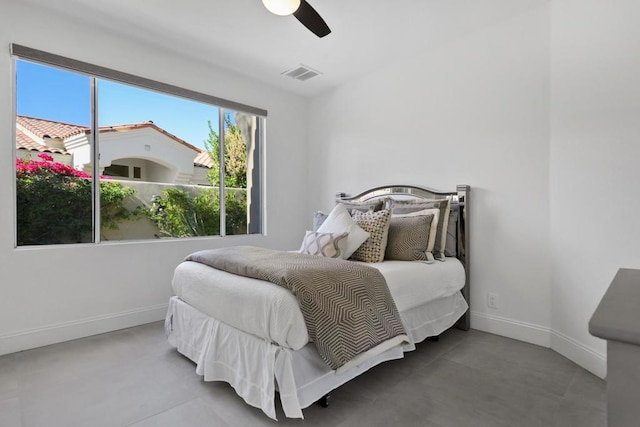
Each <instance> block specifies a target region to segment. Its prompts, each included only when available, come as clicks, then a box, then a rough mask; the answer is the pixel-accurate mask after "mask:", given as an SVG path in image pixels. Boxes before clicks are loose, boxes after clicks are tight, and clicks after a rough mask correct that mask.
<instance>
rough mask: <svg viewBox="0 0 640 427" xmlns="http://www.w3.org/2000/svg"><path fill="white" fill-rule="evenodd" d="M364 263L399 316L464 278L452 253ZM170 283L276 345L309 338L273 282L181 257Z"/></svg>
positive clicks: (198, 304) (294, 345) (199, 305)
mask: <svg viewBox="0 0 640 427" xmlns="http://www.w3.org/2000/svg"><path fill="white" fill-rule="evenodd" d="M369 265H371V266H372V267H375V268H377V269H378V270H379V271H380V272H381V273H382V275H383V276H384V277H385V279H386V281H387V285H388V286H389V291H390V292H391V295H392V296H393V299H394V301H395V303H396V306H397V308H398V311H399V312H400V314H401V316H402V315H403V313H404V312H407V311H408V310H410V309H412V308H414V307H417V306H421V305H423V304H425V303H427V302H429V301H432V300H436V299H438V298H442V297H446V296H450V295H452V294H454V293H455V292H457V291H458V290H460V289H462V287H463V286H464V282H465V272H464V268H463V266H462V264H461V263H460V261H458V260H457V259H456V258H447V259H446V260H445V261H444V262H441V261H439V262H435V263H432V264H426V263H422V262H409V261H384V262H381V263H375V264H369ZM172 288H173V292H174V293H175V295H176V296H178V297H179V298H180V299H182V300H183V301H185V302H187V303H188V304H190V305H191V306H193V307H195V308H196V309H198V310H199V311H201V312H202V313H204V314H207V315H208V316H210V317H212V318H214V319H217V320H219V321H221V322H223V323H225V324H227V325H229V326H232V327H233V328H236V329H239V330H242V331H245V332H248V333H250V334H252V335H255V336H257V337H259V338H263V339H267V340H269V341H271V342H273V343H276V344H278V345H279V346H281V347H285V348H290V349H293V350H299V349H301V348H302V347H304V346H305V344H307V342H309V335H308V333H307V328H306V325H305V323H304V319H303V317H302V312H301V311H300V308H299V306H298V302H297V300H296V298H295V297H294V296H293V294H291V292H289V291H288V290H287V289H284V288H282V287H280V286H278V285H275V284H273V283H269V282H265V281H262V280H256V279H250V278H247V277H242V276H236V275H233V274H230V273H227V272H224V271H220V270H216V269H213V268H211V267H208V266H206V265H203V264H199V263H196V262H191V261H185V262H183V263H181V264H180V265H179V266H178V267H177V268H176V270H175V272H174V276H173V281H172ZM403 322H404V319H403ZM412 338H413V337H412Z"/></svg>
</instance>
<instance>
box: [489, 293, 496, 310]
mask: <svg viewBox="0 0 640 427" xmlns="http://www.w3.org/2000/svg"><path fill="white" fill-rule="evenodd" d="M487 307H489V308H496V309H497V308H498V294H494V293H493V292H488V293H487Z"/></svg>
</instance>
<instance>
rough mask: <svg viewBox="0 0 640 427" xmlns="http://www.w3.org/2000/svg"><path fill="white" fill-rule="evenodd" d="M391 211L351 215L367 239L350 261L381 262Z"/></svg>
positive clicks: (357, 212) (356, 212)
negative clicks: (367, 235) (366, 235)
mask: <svg viewBox="0 0 640 427" xmlns="http://www.w3.org/2000/svg"><path fill="white" fill-rule="evenodd" d="M390 218H391V211H389V210H388V209H384V210H381V211H378V212H360V211H355V212H354V213H353V220H354V221H355V222H356V224H358V225H359V226H360V227H361V228H362V229H363V230H365V231H366V232H368V233H369V238H368V239H367V240H366V241H365V242H364V243H363V244H362V245H361V246H360V247H359V248H358V249H357V250H356V251H355V252H354V253H353V255H351V259H353V260H355V261H363V262H382V261H384V252H385V249H386V248H387V239H388V236H389V219H390Z"/></svg>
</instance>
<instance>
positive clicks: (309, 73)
mask: <svg viewBox="0 0 640 427" xmlns="http://www.w3.org/2000/svg"><path fill="white" fill-rule="evenodd" d="M282 74H283V75H285V76H289V77H291V78H293V79H296V80H300V81H302V82H304V81H305V80H309V79H310V78H312V77H315V76H318V75H320V74H322V73H321V72H319V71H316V70H312V69H311V68H309V67H307V66H306V65H302V64H300V66H299V67H296V68H292V69H290V70H287V71H284V72H283V73H282Z"/></svg>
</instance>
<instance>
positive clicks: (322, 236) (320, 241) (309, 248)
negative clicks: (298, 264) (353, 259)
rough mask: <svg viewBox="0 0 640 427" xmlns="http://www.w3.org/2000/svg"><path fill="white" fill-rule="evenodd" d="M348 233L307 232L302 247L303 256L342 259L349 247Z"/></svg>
mask: <svg viewBox="0 0 640 427" xmlns="http://www.w3.org/2000/svg"><path fill="white" fill-rule="evenodd" d="M348 235H349V234H348V233H340V234H337V233H316V232H315V231H307V233H306V234H305V236H304V240H302V246H301V247H300V253H301V254H307V255H319V256H323V257H327V258H340V256H341V255H342V254H343V253H344V248H345V247H346V246H347V236H348Z"/></svg>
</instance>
